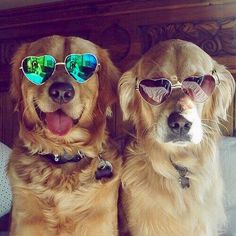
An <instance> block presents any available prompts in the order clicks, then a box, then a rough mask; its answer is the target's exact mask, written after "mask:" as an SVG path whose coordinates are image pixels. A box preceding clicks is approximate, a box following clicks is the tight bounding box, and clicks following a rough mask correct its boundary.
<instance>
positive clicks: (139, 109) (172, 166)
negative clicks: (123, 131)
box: [119, 40, 235, 236]
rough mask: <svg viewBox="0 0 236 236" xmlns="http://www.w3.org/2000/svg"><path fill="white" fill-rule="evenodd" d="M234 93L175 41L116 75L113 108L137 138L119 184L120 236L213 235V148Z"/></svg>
mask: <svg viewBox="0 0 236 236" xmlns="http://www.w3.org/2000/svg"><path fill="white" fill-rule="evenodd" d="M234 92H235V82H234V78H233V77H232V75H231V74H230V72H229V71H228V70H226V69H225V67H224V66H222V65H219V64H218V63H217V62H216V61H214V60H213V59H212V58H211V57H210V56H209V55H208V54H207V53H205V52H204V51H203V50H202V49H200V48H199V47H198V46H196V45H194V44H192V43H190V42H186V41H182V40H169V41H166V42H161V43H160V44H158V45H156V46H155V47H154V48H152V49H151V50H150V51H148V52H147V53H146V54H145V55H144V56H143V57H142V58H141V59H140V60H139V61H138V62H137V64H136V65H135V66H134V67H133V68H132V69H131V70H129V71H128V72H126V73H124V74H123V76H122V77H121V80H120V83H119V95H120V104H121V108H122V111H123V115H124V119H130V120H131V121H132V123H133V124H134V127H135V129H136V134H135V136H136V137H135V138H134V140H133V141H132V142H131V143H130V144H129V145H128V147H127V148H126V151H125V160H126V161H125V164H124V168H123V173H122V177H121V179H122V208H123V211H124V217H122V219H126V220H124V222H123V224H122V225H124V228H123V229H121V235H127V232H125V231H126V230H125V228H128V231H129V234H130V235H133V236H144V235H145V236H183V235H185V236H216V235H219V232H220V230H221V228H222V225H223V224H224V222H225V214H224V207H223V201H222V198H223V183H222V178H221V175H220V166H219V157H218V156H217V141H218V138H219V136H220V131H219V124H220V119H226V114H227V113H226V111H227V108H228V107H229V106H230V103H231V101H232V98H233V94H234ZM221 158H222V157H221ZM125 225H126V226H127V227H125Z"/></svg>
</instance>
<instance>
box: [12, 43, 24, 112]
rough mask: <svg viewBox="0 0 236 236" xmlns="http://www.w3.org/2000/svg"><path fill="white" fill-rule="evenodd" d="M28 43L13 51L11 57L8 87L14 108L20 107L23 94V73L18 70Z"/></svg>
mask: <svg viewBox="0 0 236 236" xmlns="http://www.w3.org/2000/svg"><path fill="white" fill-rule="evenodd" d="M27 47H28V45H27V44H23V45H22V46H21V47H20V48H19V49H18V50H17V51H16V53H15V55H14V56H13V59H12V70H11V73H12V74H11V75H12V80H11V87H10V93H11V97H12V99H13V101H14V103H15V110H17V111H18V110H19V109H20V104H21V103H22V100H23V96H22V91H21V82H22V79H23V73H22V71H21V70H20V67H21V61H22V60H23V58H24V57H25V52H26V49H27Z"/></svg>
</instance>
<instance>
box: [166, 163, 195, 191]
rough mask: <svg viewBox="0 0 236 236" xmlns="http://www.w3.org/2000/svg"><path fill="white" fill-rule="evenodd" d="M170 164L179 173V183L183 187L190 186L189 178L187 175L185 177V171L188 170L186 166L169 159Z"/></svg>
mask: <svg viewBox="0 0 236 236" xmlns="http://www.w3.org/2000/svg"><path fill="white" fill-rule="evenodd" d="M170 162H171V164H172V165H173V166H174V168H175V169H176V170H177V171H178V173H179V184H180V186H181V187H182V188H183V189H186V188H189V187H190V180H189V178H188V177H186V175H187V173H188V172H189V170H188V168H187V167H184V166H179V165H176V164H175V163H174V162H173V161H172V160H171V159H170Z"/></svg>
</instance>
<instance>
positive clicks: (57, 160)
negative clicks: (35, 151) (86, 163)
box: [39, 151, 87, 164]
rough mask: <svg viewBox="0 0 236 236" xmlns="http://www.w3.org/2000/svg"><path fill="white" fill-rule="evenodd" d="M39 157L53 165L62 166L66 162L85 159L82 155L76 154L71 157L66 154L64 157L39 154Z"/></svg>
mask: <svg viewBox="0 0 236 236" xmlns="http://www.w3.org/2000/svg"><path fill="white" fill-rule="evenodd" d="M39 155H40V156H42V157H44V158H46V159H47V160H48V161H50V162H51V163H53V164H64V163H67V162H79V161H81V160H82V159H84V158H85V157H87V156H86V155H85V154H84V153H82V152H80V151H79V152H78V153H77V154H75V155H73V156H71V155H68V154H64V155H57V154H52V153H49V154H39Z"/></svg>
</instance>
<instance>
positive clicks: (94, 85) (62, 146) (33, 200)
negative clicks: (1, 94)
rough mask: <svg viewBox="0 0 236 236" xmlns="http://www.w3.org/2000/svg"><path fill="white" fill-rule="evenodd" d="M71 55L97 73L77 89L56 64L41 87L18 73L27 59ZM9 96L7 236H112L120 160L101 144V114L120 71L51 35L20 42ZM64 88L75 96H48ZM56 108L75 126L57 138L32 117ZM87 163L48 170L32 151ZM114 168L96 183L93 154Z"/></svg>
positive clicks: (85, 47) (77, 41)
mask: <svg viewBox="0 0 236 236" xmlns="http://www.w3.org/2000/svg"><path fill="white" fill-rule="evenodd" d="M71 53H79V54H81V53H93V54H95V55H96V56H97V58H98V61H99V63H100V64H101V65H100V68H99V71H98V72H97V73H94V74H93V76H92V77H91V78H90V79H89V80H88V81H87V82H86V83H84V84H78V83H77V82H76V81H74V80H73V79H72V78H71V77H70V76H69V75H68V74H67V73H66V71H65V68H64V66H57V67H56V71H55V73H54V74H53V75H52V76H51V78H50V79H49V80H48V81H47V82H46V83H45V84H43V85H41V86H36V85H34V84H32V83H31V82H29V81H28V80H27V79H26V78H25V77H24V75H23V73H22V71H21V70H20V69H19V68H20V63H21V61H22V59H23V58H24V57H26V56H40V55H45V54H49V55H52V56H53V57H54V58H55V59H56V61H57V62H63V61H64V58H65V56H66V55H68V54H71ZM12 75H13V80H12V86H11V94H12V97H13V99H14V100H15V102H16V109H17V110H18V111H19V120H20V131H19V140H18V141H17V142H16V145H15V147H14V150H13V153H12V155H11V158H10V162H9V166H8V174H9V177H10V182H11V186H12V191H13V212H12V225H11V232H10V235H11V236H13V235H17V236H27V235H28V236H33V235H40V236H49V235H52V236H54V235H55V236H59V235H60V236H66V235H68V236H69V235H70V236H71V235H83V236H85V235H89V236H90V235H93V236H94V235H109V236H110V235H117V234H118V233H117V198H118V187H119V173H120V166H121V159H120V158H119V156H118V154H117V151H116V149H115V148H114V145H111V144H110V142H108V141H107V134H106V131H105V129H106V113H107V110H108V109H109V107H110V106H111V105H112V103H114V102H115V100H116V97H117V94H116V87H117V82H118V78H119V72H118V70H117V69H116V68H115V66H114V65H113V64H112V62H111V60H110V59H109V56H108V54H107V52H106V51H105V50H104V49H101V48H100V47H98V46H96V45H95V44H93V43H91V42H89V41H87V40H83V39H81V38H76V37H61V36H51V37H46V38H43V39H40V40H37V41H35V42H33V43H27V44H24V45H23V46H21V47H20V48H19V50H18V51H17V52H16V54H15V56H14V58H13V66H12ZM55 81H56V82H58V81H60V82H70V83H71V84H72V86H73V87H74V90H75V96H74V98H73V99H72V100H71V101H70V102H68V103H65V104H58V103H55V102H53V100H52V99H51V98H50V97H49V95H48V89H49V87H50V85H51V84H52V83H53V82H55ZM36 107H38V108H39V109H40V111H41V113H45V112H54V111H56V110H58V109H61V110H62V111H63V112H64V113H65V114H66V115H68V116H70V117H71V118H73V119H74V120H77V122H76V123H75V124H74V125H73V127H72V128H71V130H70V131H69V132H68V133H67V134H66V135H64V136H58V135H55V134H53V133H51V132H50V130H49V129H48V128H47V125H46V123H45V121H44V120H43V119H42V118H41V117H40V116H39V115H38V114H37V112H36ZM78 151H82V152H83V153H85V154H86V155H87V156H88V157H91V158H85V159H82V160H81V161H80V162H74V163H66V164H62V165H55V164H53V163H51V162H49V161H48V160H46V159H45V158H43V157H40V156H39V153H53V154H59V155H60V154H61V155H63V154H64V152H66V153H67V154H71V155H73V154H75V153H77V152H78ZM99 153H102V157H103V158H104V159H105V160H108V161H110V162H111V163H112V165H113V177H112V178H104V179H102V180H96V179H95V171H96V169H97V166H98V163H99V160H98V158H97V157H98V154H99Z"/></svg>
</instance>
